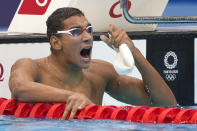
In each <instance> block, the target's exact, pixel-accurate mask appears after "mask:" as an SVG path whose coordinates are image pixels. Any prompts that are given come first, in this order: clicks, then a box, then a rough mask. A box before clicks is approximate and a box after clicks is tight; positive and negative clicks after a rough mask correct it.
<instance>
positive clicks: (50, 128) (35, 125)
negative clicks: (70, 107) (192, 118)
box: [0, 115, 197, 131]
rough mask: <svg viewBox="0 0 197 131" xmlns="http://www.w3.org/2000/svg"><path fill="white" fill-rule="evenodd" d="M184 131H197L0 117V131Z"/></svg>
mask: <svg viewBox="0 0 197 131" xmlns="http://www.w3.org/2000/svg"><path fill="white" fill-rule="evenodd" d="M13 130H14V131H40V130H42V131H112V130H113V131H152V130H160V131H166V130H168V131H185V130H192V131H195V130H197V125H194V124H153V123H133V122H125V121H114V120H72V121H62V120H50V119H44V118H39V119H38V118H16V117H13V116H4V115H1V116H0V131H13Z"/></svg>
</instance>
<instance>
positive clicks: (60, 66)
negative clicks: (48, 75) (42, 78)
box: [47, 54, 83, 86]
mask: <svg viewBox="0 0 197 131" xmlns="http://www.w3.org/2000/svg"><path fill="white" fill-rule="evenodd" d="M47 61H48V63H49V65H51V68H52V69H53V70H54V71H55V73H57V74H59V77H60V79H62V81H64V82H65V83H67V84H69V85H73V86H74V85H77V84H78V83H79V82H80V81H81V80H82V79H83V70H82V69H81V68H79V67H77V66H74V65H73V64H69V63H66V62H65V61H62V60H61V58H59V57H58V56H56V55H53V54H51V55H50V56H48V57H47Z"/></svg>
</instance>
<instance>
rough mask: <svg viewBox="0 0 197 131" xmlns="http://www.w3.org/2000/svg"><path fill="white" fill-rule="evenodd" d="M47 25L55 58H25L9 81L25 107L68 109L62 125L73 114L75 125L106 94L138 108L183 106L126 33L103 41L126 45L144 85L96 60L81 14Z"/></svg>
mask: <svg viewBox="0 0 197 131" xmlns="http://www.w3.org/2000/svg"><path fill="white" fill-rule="evenodd" d="M46 24H47V36H48V39H49V42H50V45H51V54H50V55H49V56H48V57H45V58H40V59H30V58H22V59H19V60H17V61H16V62H15V63H14V64H13V66H12V68H11V74H10V79H9V88H10V91H11V94H12V98H16V99H18V100H19V101H21V102H33V103H34V102H52V103H55V102H63V103H66V104H67V105H66V108H65V112H64V114H63V117H62V119H65V117H66V116H67V115H68V113H69V112H70V111H71V114H70V118H69V119H70V120H71V119H73V118H74V115H75V114H76V112H77V111H78V110H80V109H82V108H84V107H85V106H87V105H92V104H98V105H101V104H102V99H103V94H104V92H106V93H108V94H109V95H111V96H112V97H113V98H115V99H117V100H120V101H122V102H125V103H128V104H132V105H138V106H139V105H146V106H174V105H176V104H177V102H176V99H175V96H174V95H173V93H172V91H171V90H170V88H169V87H168V85H167V84H166V83H165V81H164V80H163V79H162V77H161V76H160V75H159V73H158V72H157V71H156V70H155V69H154V68H153V66H152V65H151V64H150V63H149V62H148V61H147V60H146V59H145V58H144V56H143V55H142V54H141V52H140V51H139V49H138V48H136V47H135V45H134V44H133V42H132V40H131V39H130V38H129V37H128V35H127V33H126V32H125V31H124V30H123V29H119V28H117V27H116V26H115V25H113V24H111V25H109V28H108V32H109V33H110V35H111V37H110V38H109V37H107V36H105V35H101V36H100V38H101V40H103V41H104V42H105V43H107V44H108V45H109V46H110V47H113V46H114V47H116V48H118V47H119V46H120V45H121V44H123V43H125V44H126V45H127V46H128V48H129V50H130V52H131V53H132V55H133V58H134V61H135V66H136V67H137V69H138V70H139V72H140V73H141V75H142V80H141V79H137V78H134V77H130V76H126V75H119V74H118V73H117V72H116V70H115V68H114V67H113V65H112V64H110V63H108V62H105V61H102V60H94V59H91V54H92V46H93V33H92V32H93V27H92V25H91V23H90V22H89V21H88V20H87V18H86V17H85V15H84V13H83V12H81V11H80V10H79V9H76V8H72V7H65V8H59V9H57V10H56V11H54V12H53V13H52V14H51V15H50V16H49V17H48V19H47V21H46ZM35 53H37V52H35ZM101 53H102V52H101Z"/></svg>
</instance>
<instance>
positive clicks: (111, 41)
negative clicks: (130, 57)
mask: <svg viewBox="0 0 197 131" xmlns="http://www.w3.org/2000/svg"><path fill="white" fill-rule="evenodd" d="M108 33H109V34H110V38H108V37H106V36H105V35H101V36H100V39H101V40H103V41H104V42H105V43H107V44H108V46H109V47H111V48H112V49H114V47H115V48H118V47H119V46H120V45H121V44H123V43H126V44H127V45H128V46H129V47H133V46H134V44H133V42H132V40H131V39H130V38H129V36H128V35H127V33H126V32H125V31H124V30H123V29H120V28H116V27H115V26H114V25H113V24H110V25H109V29H108Z"/></svg>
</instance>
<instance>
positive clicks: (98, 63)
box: [91, 59, 113, 68]
mask: <svg viewBox="0 0 197 131" xmlns="http://www.w3.org/2000/svg"><path fill="white" fill-rule="evenodd" d="M91 65H92V66H103V67H106V68H107V67H113V65H112V64H111V63H109V62H107V61H104V60H98V59H93V60H92V64H91Z"/></svg>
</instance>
